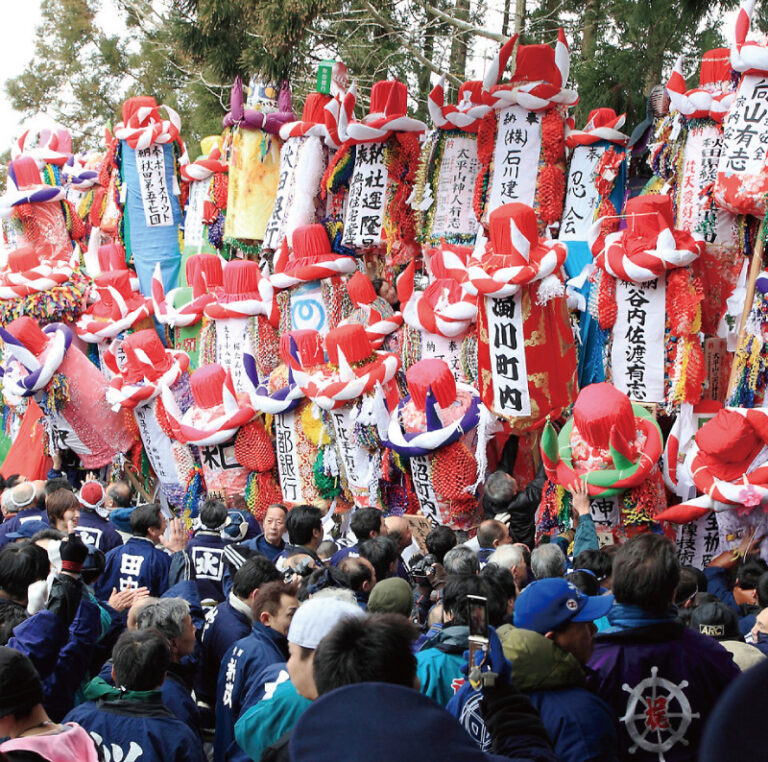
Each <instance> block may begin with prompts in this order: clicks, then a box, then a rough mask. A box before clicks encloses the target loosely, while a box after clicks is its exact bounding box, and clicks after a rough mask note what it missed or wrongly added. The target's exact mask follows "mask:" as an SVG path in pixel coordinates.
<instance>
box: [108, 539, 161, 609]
mask: <svg viewBox="0 0 768 762" xmlns="http://www.w3.org/2000/svg"><path fill="white" fill-rule="evenodd" d="M170 569H171V556H170V555H169V554H168V553H166V552H165V551H164V550H160V549H159V548H156V547H155V546H154V545H153V544H152V541H151V540H149V539H147V538H146V537H131V538H130V539H129V540H128V542H126V543H125V545H121V546H120V547H119V548H114V549H113V550H110V551H109V553H107V562H106V566H105V568H104V573H103V574H102V575H101V577H100V578H99V579H98V581H97V582H96V585H95V588H96V593H97V595H99V597H101V598H103V599H104V600H107V599H108V598H109V595H110V593H111V592H112V588H116V589H117V590H118V591H120V590H126V589H129V588H137V587H147V588H148V589H149V594H150V595H153V596H155V597H157V598H159V597H160V596H161V595H162V594H163V593H164V592H165V591H166V590H167V589H168V588H169V587H170V585H169V582H168V574H169V572H170Z"/></svg>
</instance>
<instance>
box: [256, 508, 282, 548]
mask: <svg viewBox="0 0 768 762" xmlns="http://www.w3.org/2000/svg"><path fill="white" fill-rule="evenodd" d="M287 518H288V509H287V508H286V507H285V506H284V505H283V504H282V503H273V504H272V505H270V506H268V507H267V511H266V513H265V514H264V521H262V522H261V527H262V529H263V530H264V539H265V540H266V541H267V542H268V543H269V544H270V545H275V546H279V545H280V543H281V542H282V539H283V534H284V533H285V523H286V520H287Z"/></svg>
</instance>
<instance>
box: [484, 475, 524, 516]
mask: <svg viewBox="0 0 768 762" xmlns="http://www.w3.org/2000/svg"><path fill="white" fill-rule="evenodd" d="M516 494H517V482H516V481H515V480H514V478H513V477H511V476H510V475H509V474H508V473H506V472H505V471H494V472H493V473H492V474H490V475H489V476H488V478H487V479H486V480H485V487H484V491H483V502H484V503H485V506H486V508H487V509H488V511H489V512H491V513H504V511H506V510H507V507H508V506H509V503H510V502H511V500H512V498H513V497H514V496H515V495H516Z"/></svg>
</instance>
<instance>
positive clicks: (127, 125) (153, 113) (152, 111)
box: [114, 95, 181, 149]
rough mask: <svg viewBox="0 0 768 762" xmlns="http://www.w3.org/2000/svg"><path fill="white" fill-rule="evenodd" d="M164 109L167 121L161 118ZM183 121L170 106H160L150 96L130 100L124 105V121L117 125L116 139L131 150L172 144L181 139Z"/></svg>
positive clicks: (140, 96)
mask: <svg viewBox="0 0 768 762" xmlns="http://www.w3.org/2000/svg"><path fill="white" fill-rule="evenodd" d="M160 109H164V110H165V112H166V114H167V115H168V118H167V119H163V118H162V117H161V116H160ZM180 129H181V119H180V118H179V115H178V114H177V113H176V112H175V111H174V110H173V109H172V108H170V107H168V106H158V105H157V101H155V99H154V98H152V97H150V96H148V95H139V96H136V97H135V98H128V100H126V101H125V103H123V121H122V122H119V123H118V124H116V125H115V131H114V133H115V137H116V138H117V139H118V140H125V141H126V142H127V143H128V145H129V146H130V147H131V148H137V149H144V148H149V147H150V146H151V145H152V144H153V143H160V144H163V143H171V142H173V141H174V140H177V139H178V138H179V131H180Z"/></svg>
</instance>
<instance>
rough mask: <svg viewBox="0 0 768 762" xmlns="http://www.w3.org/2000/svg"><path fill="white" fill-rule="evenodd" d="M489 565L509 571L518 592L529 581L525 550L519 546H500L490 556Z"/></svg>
mask: <svg viewBox="0 0 768 762" xmlns="http://www.w3.org/2000/svg"><path fill="white" fill-rule="evenodd" d="M488 563H489V564H495V565H496V566H501V567H502V568H504V569H509V571H510V572H511V573H512V576H513V577H514V579H515V584H516V585H517V589H518V590H522V589H523V588H524V587H525V585H526V582H527V581H528V569H527V567H526V565H525V556H524V555H523V550H522V548H520V547H519V546H518V545H500V546H499V547H498V548H496V550H494V551H493V553H491V555H490V556H488Z"/></svg>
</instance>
